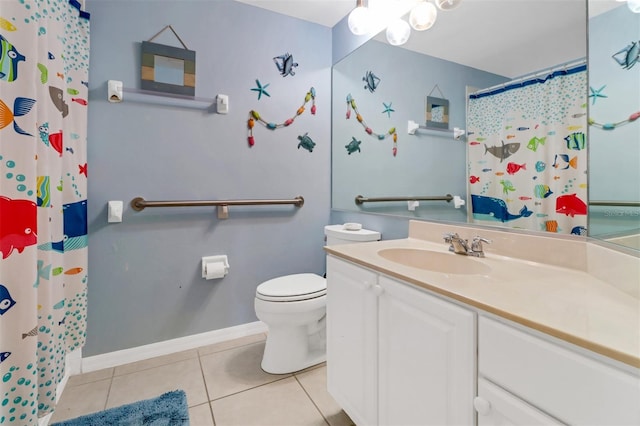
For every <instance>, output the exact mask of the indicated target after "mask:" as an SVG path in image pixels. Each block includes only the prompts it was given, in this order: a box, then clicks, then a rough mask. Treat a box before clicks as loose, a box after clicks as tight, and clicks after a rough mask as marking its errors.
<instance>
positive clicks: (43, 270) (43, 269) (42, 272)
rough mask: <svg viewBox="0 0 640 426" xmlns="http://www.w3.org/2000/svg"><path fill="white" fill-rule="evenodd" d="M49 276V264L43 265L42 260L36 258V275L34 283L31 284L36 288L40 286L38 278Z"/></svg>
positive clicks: (47, 277)
mask: <svg viewBox="0 0 640 426" xmlns="http://www.w3.org/2000/svg"><path fill="white" fill-rule="evenodd" d="M50 276H51V264H49V265H47V266H44V261H43V260H39V259H38V277H37V278H36V282H35V284H33V287H34V288H38V287H39V286H40V278H42V279H45V280H48V279H49V277H50Z"/></svg>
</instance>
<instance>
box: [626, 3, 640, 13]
mask: <svg viewBox="0 0 640 426" xmlns="http://www.w3.org/2000/svg"><path fill="white" fill-rule="evenodd" d="M627 7H628V8H629V10H630V11H632V12H633V13H640V0H627Z"/></svg>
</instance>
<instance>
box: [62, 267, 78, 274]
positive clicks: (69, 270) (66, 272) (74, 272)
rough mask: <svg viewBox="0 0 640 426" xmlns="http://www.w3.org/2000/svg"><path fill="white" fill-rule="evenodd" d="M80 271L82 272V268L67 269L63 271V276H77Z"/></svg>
mask: <svg viewBox="0 0 640 426" xmlns="http://www.w3.org/2000/svg"><path fill="white" fill-rule="evenodd" d="M82 271H83V269H82V268H80V267H77V268H71V269H67V270H66V271H64V274H65V275H76V274H79V273H80V272H82Z"/></svg>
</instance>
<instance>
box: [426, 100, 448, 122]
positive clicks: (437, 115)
mask: <svg viewBox="0 0 640 426" xmlns="http://www.w3.org/2000/svg"><path fill="white" fill-rule="evenodd" d="M426 110H427V111H426V117H427V120H426V126H427V128H435V129H449V100H447V99H444V98H436V97H434V96H427V108H426Z"/></svg>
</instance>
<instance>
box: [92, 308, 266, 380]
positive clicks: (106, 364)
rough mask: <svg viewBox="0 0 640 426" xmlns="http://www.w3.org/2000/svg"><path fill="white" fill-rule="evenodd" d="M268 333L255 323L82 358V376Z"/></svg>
mask: <svg viewBox="0 0 640 426" xmlns="http://www.w3.org/2000/svg"><path fill="white" fill-rule="evenodd" d="M266 331H267V325H266V324H264V323H263V322H262V321H255V322H250V323H247V324H241V325H237V326H234V327H228V328H223V329H220V330H213V331H208V332H206V333H200V334H194V335H191V336H185V337H179V338H177V339H171V340H165V341H163V342H157V343H151V344H149V345H143V346H137V347H135V348H129V349H123V350H120V351H115V352H108V353H105V354H100V355H94V356H90V357H87V358H82V368H81V372H82V373H88V372H90V371H96V370H102V369H103V368H110V367H116V366H119V365H123V364H128V363H130V362H136V361H142V360H145V359H149V358H153V357H157V356H162V355H169V354H172V353H175V352H181V351H186V350H189V349H194V348H198V347H200V346H206V345H212V344H214V343H220V342H224V341H226V340H232V339H238V338H240V337H245V336H250V335H252V334H258V333H265V332H266Z"/></svg>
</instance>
